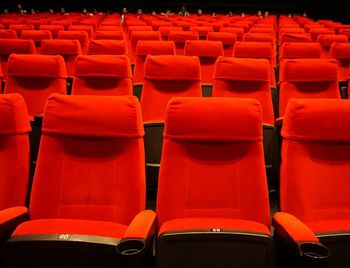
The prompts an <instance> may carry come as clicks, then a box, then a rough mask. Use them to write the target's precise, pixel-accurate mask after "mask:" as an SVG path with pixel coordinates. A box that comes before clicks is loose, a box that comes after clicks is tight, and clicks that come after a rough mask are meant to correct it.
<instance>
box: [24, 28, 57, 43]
mask: <svg viewBox="0 0 350 268" xmlns="http://www.w3.org/2000/svg"><path fill="white" fill-rule="evenodd" d="M21 38H22V39H31V40H33V41H34V43H35V45H36V46H37V47H39V46H41V41H42V40H44V39H52V34H51V32H50V31H48V30H24V31H22V35H21Z"/></svg>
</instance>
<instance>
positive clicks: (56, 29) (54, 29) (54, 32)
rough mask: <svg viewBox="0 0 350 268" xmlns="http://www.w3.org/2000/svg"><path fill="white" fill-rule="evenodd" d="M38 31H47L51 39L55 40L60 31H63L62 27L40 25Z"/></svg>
mask: <svg viewBox="0 0 350 268" xmlns="http://www.w3.org/2000/svg"><path fill="white" fill-rule="evenodd" d="M39 30H47V31H50V32H51V34H52V38H54V39H56V38H57V36H58V33H59V32H60V31H64V27H63V26H62V25H40V26H39Z"/></svg>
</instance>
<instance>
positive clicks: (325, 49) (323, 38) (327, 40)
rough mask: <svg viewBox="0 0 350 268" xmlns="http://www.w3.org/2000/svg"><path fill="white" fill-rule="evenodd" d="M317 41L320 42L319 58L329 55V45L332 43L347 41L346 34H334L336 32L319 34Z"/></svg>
mask: <svg viewBox="0 0 350 268" xmlns="http://www.w3.org/2000/svg"><path fill="white" fill-rule="evenodd" d="M317 41H318V42H319V43H320V44H321V47H322V51H321V58H325V59H327V58H329V57H330V47H331V45H332V44H333V43H335V42H337V43H347V42H348V37H347V36H346V35H336V34H320V35H319V36H318V38H317Z"/></svg>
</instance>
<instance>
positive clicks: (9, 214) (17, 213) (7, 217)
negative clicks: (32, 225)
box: [0, 207, 28, 234]
mask: <svg viewBox="0 0 350 268" xmlns="http://www.w3.org/2000/svg"><path fill="white" fill-rule="evenodd" d="M27 213H28V209H27V208H26V207H11V208H7V209H2V210H0V230H1V231H0V233H1V234H3V233H6V231H8V230H4V228H3V227H4V225H5V224H6V223H8V222H9V221H11V220H13V219H15V218H17V217H21V216H24V215H25V214H27ZM4 231H5V232H4Z"/></svg>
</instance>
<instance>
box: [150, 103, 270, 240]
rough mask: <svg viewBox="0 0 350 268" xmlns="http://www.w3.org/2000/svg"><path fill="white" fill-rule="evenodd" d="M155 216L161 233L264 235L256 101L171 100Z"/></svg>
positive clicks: (263, 185)
mask: <svg viewBox="0 0 350 268" xmlns="http://www.w3.org/2000/svg"><path fill="white" fill-rule="evenodd" d="M178 163H181V168H179V165H178ZM251 185H254V187H251ZM170 186H171V187H170ZM157 216H158V226H159V228H160V230H161V232H165V231H166V232H169V231H172V230H176V229H185V230H188V231H191V230H193V229H198V228H200V229H203V228H205V229H207V228H223V229H231V230H241V229H243V228H244V229H245V230H246V231H247V232H262V233H269V231H268V229H269V223H270V219H269V204H268V194H267V185H266V177H265V168H264V157H263V146H262V125H261V108H260V104H259V103H258V101H257V100H253V99H235V98H174V99H172V100H171V101H170V102H169V104H168V107H167V115H166V119H165V129H164V143H163V152H162V161H161V167H160V174H159V184H158V197H157ZM175 220H176V221H175ZM246 221H249V222H246ZM251 222H254V223H251ZM250 228H252V229H250Z"/></svg>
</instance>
